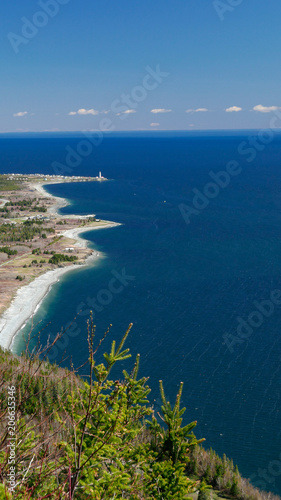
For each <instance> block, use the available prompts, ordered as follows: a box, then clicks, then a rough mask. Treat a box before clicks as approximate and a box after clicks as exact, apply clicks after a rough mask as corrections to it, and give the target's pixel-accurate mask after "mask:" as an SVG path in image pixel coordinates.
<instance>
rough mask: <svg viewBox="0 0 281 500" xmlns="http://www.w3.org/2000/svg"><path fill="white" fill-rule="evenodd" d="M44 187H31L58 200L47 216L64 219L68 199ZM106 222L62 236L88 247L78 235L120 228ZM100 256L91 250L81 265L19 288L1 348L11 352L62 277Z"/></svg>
mask: <svg viewBox="0 0 281 500" xmlns="http://www.w3.org/2000/svg"><path fill="white" fill-rule="evenodd" d="M45 184H46V185H48V183H47V182H46V183H40V184H30V187H31V188H34V189H35V190H36V191H38V192H39V194H40V195H41V196H43V197H45V198H52V199H53V200H55V203H54V205H53V206H52V207H49V209H48V213H50V214H51V215H58V216H61V215H60V214H58V212H57V211H58V209H59V208H62V207H65V206H67V205H68V204H69V202H68V200H66V199H65V198H59V197H57V196H53V195H51V194H50V193H48V192H47V191H46V190H45V189H44V185H45ZM68 216H69V215H68ZM71 217H75V218H76V217H79V218H81V217H83V216H75V215H73V216H72V215H71ZM87 217H88V216H87ZM104 222H105V223H104V224H101V225H100V226H96V227H93V226H84V227H79V228H73V229H68V230H66V231H62V233H61V235H63V236H65V237H67V238H69V239H70V240H75V243H74V244H73V246H74V247H78V248H89V247H88V240H84V239H83V238H81V237H80V236H79V235H80V234H82V233H85V232H87V231H94V230H97V229H105V228H112V227H117V226H120V225H121V224H120V223H118V222H110V221H104ZM99 256H100V254H99V252H97V251H96V250H92V253H91V255H89V256H88V257H87V258H86V259H85V261H84V262H83V263H82V264H72V265H68V266H64V267H59V268H56V269H52V270H49V271H47V272H45V273H43V274H41V275H40V276H38V277H36V278H35V279H34V280H33V281H31V282H30V283H28V285H24V286H21V287H20V288H18V290H17V292H16V294H15V296H14V298H13V299H12V301H11V303H10V305H9V306H8V308H7V309H6V310H5V311H4V312H3V313H2V315H1V316H0V347H2V348H3V349H6V350H12V347H13V343H14V341H15V338H16V336H17V335H18V333H19V332H20V330H21V329H22V328H23V326H24V325H25V324H26V322H27V321H28V320H29V319H31V318H32V317H33V316H34V314H35V313H36V312H37V310H38V307H39V306H40V305H41V303H42V302H43V300H44V298H45V297H46V296H47V294H48V293H49V291H50V289H51V288H52V286H53V285H54V284H55V283H57V282H58V281H59V279H60V277H61V276H63V275H64V274H66V273H67V272H70V271H74V270H75V269H76V270H77V269H79V268H81V267H84V266H87V265H89V264H90V262H93V261H96V260H97V259H98V257H99Z"/></svg>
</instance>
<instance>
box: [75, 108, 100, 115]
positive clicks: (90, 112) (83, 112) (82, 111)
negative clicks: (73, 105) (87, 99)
mask: <svg viewBox="0 0 281 500" xmlns="http://www.w3.org/2000/svg"><path fill="white" fill-rule="evenodd" d="M77 113H78V115H98V114H99V111H96V110H95V109H84V108H82V109H78V111H77Z"/></svg>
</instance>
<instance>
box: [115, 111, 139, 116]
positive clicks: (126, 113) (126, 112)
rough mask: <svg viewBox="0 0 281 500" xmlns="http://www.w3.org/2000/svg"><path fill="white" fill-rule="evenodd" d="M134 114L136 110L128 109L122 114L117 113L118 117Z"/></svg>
mask: <svg viewBox="0 0 281 500" xmlns="http://www.w3.org/2000/svg"><path fill="white" fill-rule="evenodd" d="M132 113H136V110H135V109H126V110H125V111H121V113H117V115H116V116H120V115H131V114H132Z"/></svg>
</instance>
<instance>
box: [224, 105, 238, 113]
mask: <svg viewBox="0 0 281 500" xmlns="http://www.w3.org/2000/svg"><path fill="white" fill-rule="evenodd" d="M225 111H226V112H227V113H233V112H236V113H237V112H238V111H242V108H239V107H238V106H231V107H230V108H226V110H225Z"/></svg>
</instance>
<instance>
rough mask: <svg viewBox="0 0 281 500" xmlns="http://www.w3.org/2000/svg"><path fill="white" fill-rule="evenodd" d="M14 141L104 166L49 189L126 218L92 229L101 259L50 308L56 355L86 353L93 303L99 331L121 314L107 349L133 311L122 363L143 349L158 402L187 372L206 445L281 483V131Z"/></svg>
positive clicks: (76, 276) (260, 477) (76, 203)
mask: <svg viewBox="0 0 281 500" xmlns="http://www.w3.org/2000/svg"><path fill="white" fill-rule="evenodd" d="M90 143H91V147H90V145H89V144H90ZM0 148H1V173H7V172H14V173H34V172H38V173H46V174H55V173H60V172H61V173H63V174H64V175H92V176H96V175H98V172H99V171H101V172H102V175H104V176H105V177H107V178H108V179H111V180H110V181H109V182H104V183H73V184H58V185H52V186H48V187H47V190H48V191H49V192H50V193H51V194H53V195H55V196H61V197H65V198H67V199H68V200H69V203H70V204H69V205H68V206H67V207H65V208H63V209H62V210H61V213H63V214H66V215H67V214H71V213H75V214H88V213H95V214H96V215H97V217H98V218H100V219H107V220H110V221H116V222H120V223H121V224H122V225H121V226H118V227H114V228H111V229H101V230H99V231H88V232H86V233H85V234H83V238H86V239H87V240H89V242H90V246H91V247H92V248H94V249H96V250H97V251H98V252H99V254H100V258H99V259H97V260H96V261H95V262H94V263H93V264H92V265H91V266H90V267H83V268H81V269H79V268H78V269H77V270H75V271H72V272H70V273H68V274H66V275H64V276H63V278H61V280H60V281H59V282H58V283H57V284H56V285H54V286H53V287H52V289H51V290H50V293H49V294H48V295H47V297H46V298H45V299H44V301H43V302H42V304H41V305H40V307H39V309H38V311H37V312H36V314H35V318H34V322H33V332H32V333H33V335H34V336H35V339H36V338H37V337H38V332H39V331H40V332H41V333H40V335H41V340H42V341H43V342H44V341H46V339H47V337H48V335H51V336H54V335H55V334H56V333H57V332H58V331H60V330H61V328H68V330H67V332H66V333H65V335H64V336H63V338H62V339H61V341H60V345H59V346H58V348H57V349H56V350H53V352H52V353H51V360H52V361H56V362H57V363H59V362H60V360H61V359H62V358H64V357H65V356H67V359H65V360H64V361H63V364H64V365H66V366H69V364H70V362H71V360H72V361H73V363H74V365H75V366H76V367H78V366H80V365H81V364H82V363H83V362H84V361H85V360H86V358H87V323H86V321H87V318H88V315H89V311H90V310H93V314H94V322H95V324H96V325H97V331H96V341H97V342H98V340H99V338H100V337H101V336H102V335H103V332H104V330H105V329H106V328H107V327H108V325H109V324H112V329H111V333H110V335H109V336H108V338H107V340H106V342H105V343H104V344H103V347H102V348H101V350H100V352H98V354H97V359H98V360H100V361H101V360H102V352H104V350H107V351H108V350H109V347H110V343H111V341H112V340H113V339H116V340H119V339H120V338H121V336H122V334H123V333H124V331H125V330H126V328H127V327H128V325H129V323H131V322H132V323H133V328H132V331H131V334H130V336H129V339H128V342H127V346H128V347H129V348H130V350H131V353H132V359H131V360H129V361H126V362H124V364H122V365H121V366H119V367H117V368H116V369H115V371H114V376H116V377H117V378H118V377H119V376H121V370H122V369H123V368H126V369H129V367H130V366H132V365H133V362H134V357H135V356H136V354H138V353H139V354H140V355H141V368H140V375H141V376H142V375H147V376H149V377H150V379H149V385H150V387H151V389H152V392H151V395H150V397H151V400H152V401H154V405H155V408H156V410H159V409H160V404H161V402H160V394H159V379H162V380H163V382H164V387H165V390H166V393H167V396H168V398H169V399H170V401H171V402H174V401H175V396H176V392H177V390H178V388H179V383H180V382H181V381H183V382H184V390H183V398H182V403H183V405H184V406H185V407H186V409H187V410H186V414H185V422H186V423H187V422H188V421H193V420H197V421H198V425H197V427H196V429H195V434H196V436H197V437H198V438H199V437H200V438H201V437H204V438H206V442H205V447H207V448H210V447H212V448H213V449H215V450H216V451H217V453H219V454H220V455H222V454H223V453H225V454H226V455H227V456H228V457H230V458H232V459H233V460H234V462H235V463H236V464H238V467H239V470H240V472H241V474H242V475H244V476H246V477H251V480H252V483H253V484H254V485H256V486H258V487H261V488H264V489H267V490H271V491H274V492H275V493H279V494H281V454H280V451H281V426H280V423H281V422H280V410H281V399H280V378H281V369H280V355H281V299H280V297H281V135H280V134H278V133H276V134H274V135H273V133H272V132H271V133H268V134H267V135H265V134H263V135H261V134H260V133H259V132H258V131H237V132H236V131H229V132H220V131H217V132H192V133H191V132H188V133H187V132H186V133H183V132H178V133H177V132H173V133H164V132H163V133H158V132H151V133H145V132H140V133H119V134H117V133H115V134H108V135H104V136H103V137H99V136H96V137H94V134H93V135H92V136H91V138H90V139H89V137H88V138H87V137H86V136H85V135H83V134H78V133H77V134H57V135H54V134H53V135H52V134H41V135H40V134H30V135H26V134H22V135H12V134H11V135H2V136H1V138H0ZM74 153H75V154H74ZM68 155H69V156H68ZM219 172H220V174H219ZM210 183H211V184H210ZM78 311H80V315H79V316H78V317H77V318H75V316H76V315H77V313H78ZM30 326H31V324H30V322H29V323H28V324H27V325H26V326H25V328H24V329H23V330H22V331H21V333H20V335H19V336H18V337H17V339H16V341H15V343H14V345H13V350H14V352H17V353H20V352H21V351H22V349H23V345H24V342H23V340H22V335H27V333H28V331H29V330H30ZM34 341H35V340H34Z"/></svg>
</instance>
